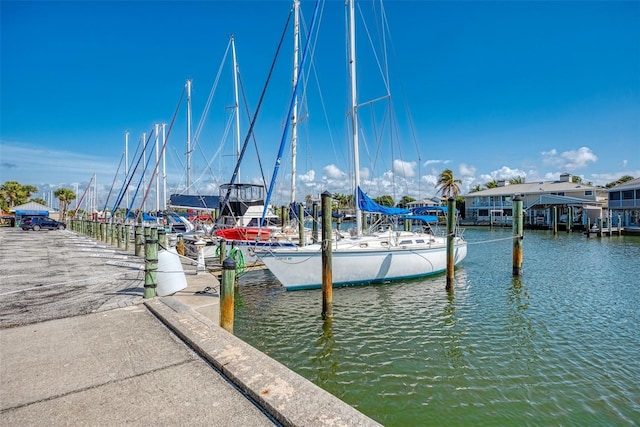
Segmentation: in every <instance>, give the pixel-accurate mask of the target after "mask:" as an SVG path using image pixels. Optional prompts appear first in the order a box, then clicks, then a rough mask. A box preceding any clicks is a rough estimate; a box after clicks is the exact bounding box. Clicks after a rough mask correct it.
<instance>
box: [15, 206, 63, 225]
mask: <svg viewBox="0 0 640 427" xmlns="http://www.w3.org/2000/svg"><path fill="white" fill-rule="evenodd" d="M9 212H13V213H14V215H15V219H16V223H15V224H16V226H17V225H20V221H21V220H22V218H26V217H28V216H44V217H51V218H53V219H55V220H58V219H59V216H60V215H59V212H58V211H57V210H55V209H53V208H50V207H49V206H45V205H42V204H40V203H37V202H27V203H24V204H22V205H19V206H14V207H12V208H11V209H9Z"/></svg>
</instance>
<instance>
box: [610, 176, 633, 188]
mask: <svg viewBox="0 0 640 427" xmlns="http://www.w3.org/2000/svg"><path fill="white" fill-rule="evenodd" d="M636 188H640V178H636V179H632V180H630V181H627V182H623V183H622V184H618V185H616V186H615V187H611V188H610V189H609V191H620V190H631V189H636Z"/></svg>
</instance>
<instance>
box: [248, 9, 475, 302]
mask: <svg viewBox="0 0 640 427" xmlns="http://www.w3.org/2000/svg"><path fill="white" fill-rule="evenodd" d="M349 22H350V29H349V55H350V58H349V63H350V77H351V120H352V131H353V135H352V143H353V150H354V155H353V158H354V184H355V185H354V187H355V195H354V196H355V200H356V215H355V216H356V235H355V236H348V237H343V238H338V239H334V240H332V241H331V242H330V244H331V245H332V269H333V270H332V279H333V286H344V285H357V284H366V283H381V282H389V281H393V280H401V279H410V278H418V277H424V276H429V275H433V274H437V273H441V272H444V271H445V270H446V267H447V237H446V236H444V235H440V236H437V235H436V234H435V233H431V232H410V231H398V230H395V229H393V228H388V229H386V230H382V231H377V232H374V233H370V234H367V235H363V234H362V212H376V213H380V214H383V215H404V214H409V213H410V211H408V210H403V209H399V208H386V207H384V206H380V205H379V204H377V203H375V202H374V201H373V200H371V199H370V198H369V197H368V196H367V195H366V193H365V192H364V191H362V189H361V188H360V174H359V167H360V165H359V158H358V117H357V107H358V103H357V91H356V68H355V67H356V60H355V59H356V58H355V26H354V25H355V11H354V1H353V0H350V1H349ZM429 230H430V229H429ZM322 244H323V243H322V242H321V243H317V244H310V245H306V246H298V247H271V248H256V254H257V256H258V257H259V258H260V259H261V260H262V261H263V262H264V264H265V265H266V266H267V268H268V269H269V270H270V271H271V273H273V274H274V275H275V276H276V278H277V279H278V280H279V281H280V283H281V284H282V285H283V286H284V287H285V288H286V289H287V290H297V289H309V288H319V287H321V286H322ZM466 255H467V243H466V241H465V240H464V239H463V238H462V237H461V236H455V237H454V264H458V263H460V262H461V261H462V260H463V259H464V258H465V257H466Z"/></svg>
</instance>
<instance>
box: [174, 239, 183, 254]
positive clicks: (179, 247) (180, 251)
mask: <svg viewBox="0 0 640 427" xmlns="http://www.w3.org/2000/svg"><path fill="white" fill-rule="evenodd" d="M176 252H178V255H182V256H184V237H182V236H180V237H178V244H177V245H176Z"/></svg>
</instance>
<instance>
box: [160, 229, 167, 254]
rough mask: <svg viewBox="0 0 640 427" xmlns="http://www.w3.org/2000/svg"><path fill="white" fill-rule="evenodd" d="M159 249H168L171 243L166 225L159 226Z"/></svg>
mask: <svg viewBox="0 0 640 427" xmlns="http://www.w3.org/2000/svg"><path fill="white" fill-rule="evenodd" d="M158 246H159V248H158V249H168V248H169V244H168V241H167V231H166V230H165V229H164V227H160V228H158Z"/></svg>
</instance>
